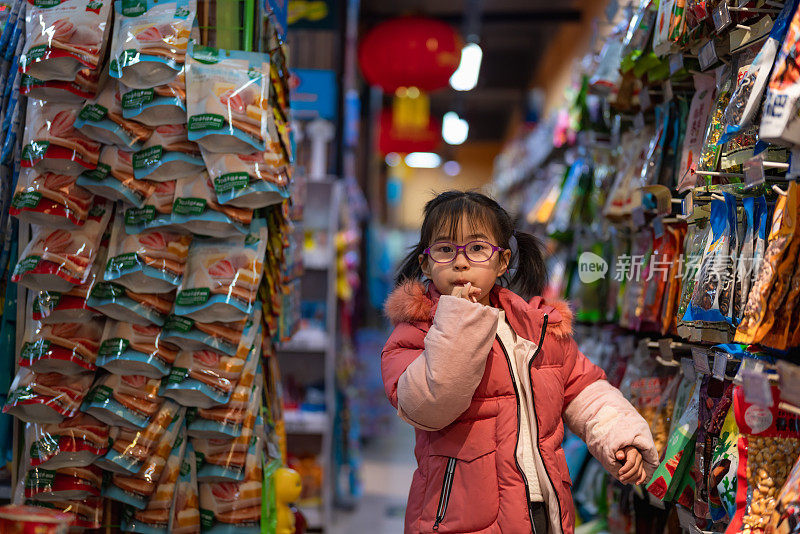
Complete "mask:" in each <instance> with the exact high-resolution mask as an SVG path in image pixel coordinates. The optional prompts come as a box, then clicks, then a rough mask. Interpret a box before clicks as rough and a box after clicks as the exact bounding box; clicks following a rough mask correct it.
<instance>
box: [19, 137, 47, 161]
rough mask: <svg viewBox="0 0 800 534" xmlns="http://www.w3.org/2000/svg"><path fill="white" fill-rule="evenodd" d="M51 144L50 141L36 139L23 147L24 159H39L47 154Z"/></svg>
mask: <svg viewBox="0 0 800 534" xmlns="http://www.w3.org/2000/svg"><path fill="white" fill-rule="evenodd" d="M49 146H50V142H49V141H34V142H32V143H30V144H28V145H25V148H23V149H22V159H23V160H28V161H39V160H40V159H42V158H44V155H45V154H47V148H48V147H49Z"/></svg>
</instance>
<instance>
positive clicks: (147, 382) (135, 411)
mask: <svg viewBox="0 0 800 534" xmlns="http://www.w3.org/2000/svg"><path fill="white" fill-rule="evenodd" d="M160 386H161V381H160V380H158V379H156V378H147V377H146V376H120V375H112V374H106V375H102V376H100V377H99V378H98V379H97V380H96V381H95V383H94V386H93V387H92V389H91V391H89V393H88V394H87V395H86V400H85V402H84V403H83V406H82V407H81V410H83V411H84V412H85V413H87V414H89V415H91V416H93V417H95V418H97V419H98V420H100V421H102V422H104V423H106V424H107V425H109V426H116V427H124V428H132V429H141V428H146V427H147V425H148V424H150V423H151V421H152V419H153V417H154V416H155V415H156V413H157V412H158V410H159V408H161V405H162V403H163V399H162V398H161V397H159V396H158V388H159V387H160ZM103 468H104V469H105V467H103Z"/></svg>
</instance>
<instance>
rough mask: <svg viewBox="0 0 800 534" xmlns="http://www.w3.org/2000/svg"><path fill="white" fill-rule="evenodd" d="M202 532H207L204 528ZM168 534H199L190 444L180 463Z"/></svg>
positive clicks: (193, 466) (196, 491) (198, 507)
mask: <svg viewBox="0 0 800 534" xmlns="http://www.w3.org/2000/svg"><path fill="white" fill-rule="evenodd" d="M203 530H204V531H206V532H207V530H206V529H205V528H204V529H203ZM169 532H170V533H171V534H199V533H200V498H199V494H198V488H197V460H196V458H195V455H194V448H192V444H191V443H187V444H186V452H185V454H184V456H183V462H182V463H181V473H180V476H179V477H178V485H177V486H176V488H175V503H174V504H173V506H172V514H171V516H170V519H169Z"/></svg>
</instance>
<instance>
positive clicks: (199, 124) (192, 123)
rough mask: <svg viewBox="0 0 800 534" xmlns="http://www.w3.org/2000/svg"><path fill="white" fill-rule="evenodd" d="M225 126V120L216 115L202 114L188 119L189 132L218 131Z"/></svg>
mask: <svg viewBox="0 0 800 534" xmlns="http://www.w3.org/2000/svg"><path fill="white" fill-rule="evenodd" d="M224 125H225V118H224V117H223V116H222V115H217V114H216V113H203V114H200V115H194V116H193V117H189V131H190V132H193V131H198V130H219V129H221V128H222V127H223V126H224Z"/></svg>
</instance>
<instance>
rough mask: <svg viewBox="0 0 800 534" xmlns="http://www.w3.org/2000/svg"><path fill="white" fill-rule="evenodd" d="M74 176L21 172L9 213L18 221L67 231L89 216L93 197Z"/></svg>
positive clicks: (83, 221) (29, 171) (30, 170)
mask: <svg viewBox="0 0 800 534" xmlns="http://www.w3.org/2000/svg"><path fill="white" fill-rule="evenodd" d="M76 180H77V178H76V177H75V176H69V175H67V174H53V173H51V172H47V173H44V174H39V173H37V172H36V171H34V170H33V169H23V171H22V172H21V173H20V178H19V182H18V184H17V190H16V191H15V192H14V198H13V200H12V201H11V208H10V209H9V213H10V214H11V215H13V216H15V217H16V218H18V219H19V220H20V221H22V222H26V223H30V224H39V225H47V226H49V227H51V228H64V229H70V228H74V227H75V226H81V225H82V224H83V223H85V222H86V218H87V217H88V216H89V210H90V209H91V207H92V202H93V200H94V195H92V193H91V192H89V191H88V190H86V189H84V188H83V187H81V186H79V185H78V184H77V183H76Z"/></svg>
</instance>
